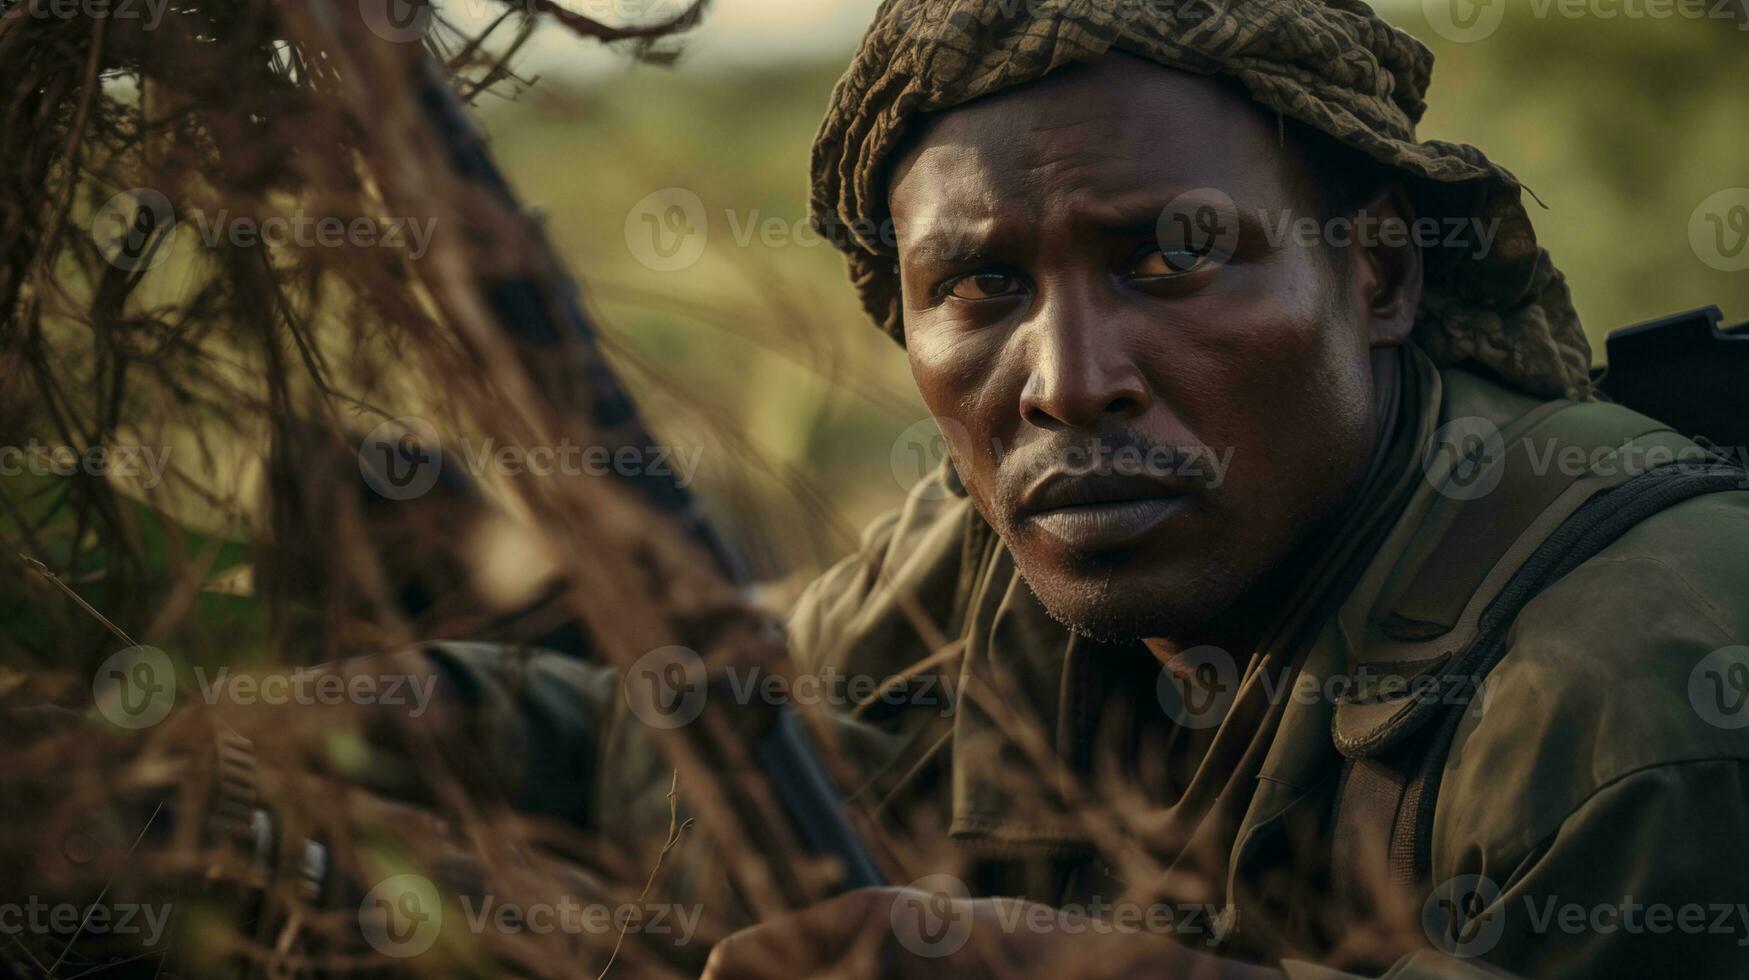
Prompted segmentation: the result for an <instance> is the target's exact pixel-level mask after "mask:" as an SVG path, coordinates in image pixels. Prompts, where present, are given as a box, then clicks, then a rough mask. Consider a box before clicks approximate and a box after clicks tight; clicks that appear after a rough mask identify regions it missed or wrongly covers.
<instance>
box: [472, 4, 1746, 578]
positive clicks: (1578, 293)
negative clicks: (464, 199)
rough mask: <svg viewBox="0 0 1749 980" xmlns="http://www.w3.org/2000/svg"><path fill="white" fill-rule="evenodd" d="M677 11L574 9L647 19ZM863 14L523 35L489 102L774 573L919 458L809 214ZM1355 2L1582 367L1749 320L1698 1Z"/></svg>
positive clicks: (530, 195) (831, 535)
mask: <svg viewBox="0 0 1749 980" xmlns="http://www.w3.org/2000/svg"><path fill="white" fill-rule="evenodd" d="M469 3H471V5H472V7H475V8H478V9H470V7H469V5H468V4H464V5H463V7H462V8H461V9H460V10H459V11H458V10H457V9H456V8H454V7H451V8H449V9H450V12H451V14H452V16H456V17H457V19H458V21H460V22H461V23H463V24H466V23H468V22H469V20H470V18H485V17H489V16H491V15H492V14H493V13H494V12H495V9H496V5H495V4H489V3H486V2H485V0H469ZM1716 4H1717V0H1709V2H1708V3H1707V4H1705V5H1704V6H1705V7H1708V8H1712V9H1711V10H1708V11H1706V12H1707V13H1710V14H1715V15H1716V14H1721V13H1722V14H1729V13H1730V12H1732V11H1733V10H1734V9H1735V6H1734V4H1735V0H1731V2H1730V3H1727V4H1725V5H1724V6H1723V7H1719V6H1717V5H1716ZM678 5H679V0H642V2H639V0H631V2H627V0H613V2H611V3H610V2H608V0H588V2H582V3H580V4H579V5H578V9H580V10H582V11H583V12H585V13H589V14H591V15H596V16H602V17H606V18H608V19H612V18H613V16H614V15H615V14H616V13H617V14H620V15H623V16H622V19H630V20H646V21H647V20H651V19H655V18H659V17H662V16H664V15H666V14H672V13H673V11H674V9H676V8H677V7H678ZM875 6H876V4H875V2H874V0H717V2H716V3H714V4H713V5H712V7H711V9H710V10H709V12H708V13H707V15H706V17H705V20H704V23H703V25H702V26H701V27H699V28H698V29H697V30H695V31H694V32H692V33H690V34H689V35H687V37H686V40H685V43H684V45H683V48H682V51H681V55H680V57H679V59H678V60H677V61H676V62H675V63H674V64H673V65H672V66H655V65H648V64H636V63H633V62H632V61H631V60H630V59H627V58H622V57H616V56H614V55H612V54H609V53H606V52H603V51H599V50H594V49H587V48H585V47H584V46H583V45H580V44H577V43H575V42H574V41H572V40H570V39H569V38H567V37H564V36H561V35H559V34H558V33H557V32H554V31H545V32H543V33H541V34H538V35H537V36H536V37H535V38H534V40H533V42H532V43H531V45H530V47H529V49H528V56H527V57H526V59H525V60H524V61H523V62H522V68H523V70H524V72H525V73H527V74H532V75H537V76H539V82H538V84H537V85H535V86H534V87H533V88H531V89H529V90H528V91H526V92H524V93H522V94H521V96H520V97H518V98H517V99H516V100H514V101H511V100H507V99H502V98H499V99H494V98H493V97H491V96H488V97H487V99H486V102H485V104H484V105H483V111H484V119H485V122H486V124H487V126H488V128H489V129H490V131H491V133H492V135H493V138H494V139H495V140H496V142H497V145H498V152H499V154H500V158H501V160H502V161H503V163H504V164H505V166H506V167H507V169H508V170H509V171H510V173H511V176H512V178H513V179H514V181H515V182H516V184H517V185H518V187H519V190H520V192H521V193H522V194H523V196H524V197H525V199H526V200H528V201H529V202H531V203H533V204H535V205H536V206H538V207H539V208H540V209H542V210H543V211H544V212H545V214H546V216H547V220H548V222H549V227H550V229H551V231H552V233H553V235H554V236H555V237H556V239H557V241H558V242H559V244H560V247H561V248H562V249H563V250H564V252H565V254H566V256H567V257H568V258H569V260H570V261H571V263H572V267H573V269H574V270H575V271H576V272H577V273H578V274H579V276H580V277H581V278H582V279H583V280H584V282H585V289H586V291H587V293H588V294H589V300H590V303H591V305H592V306H593V308H594V310H595V311H596V312H597V314H598V315H599V316H600V317H601V320H602V321H603V323H604V324H605V326H606V328H607V329H608V330H610V331H611V332H612V334H613V336H614V338H615V343H616V350H617V353H618V355H619V357H620V362H621V363H622V364H623V365H624V366H625V368H626V371H627V374H628V376H629V378H630V379H631V381H632V383H633V385H634V386H635V388H636V390H637V391H638V392H639V394H640V395H641V397H642V398H643V400H644V402H645V403H646V408H647V410H648V411H649V413H650V415H651V418H652V420H653V422H654V423H655V425H656V426H657V427H658V429H660V430H661V432H662V434H663V436H664V438H666V439H667V440H668V441H671V442H674V443H676V444H679V445H684V446H696V447H699V448H702V450H703V453H702V456H701V457H700V460H701V461H700V465H699V475H698V478H697V482H698V485H699V487H700V489H701V490H702V491H703V492H704V494H705V495H706V497H707V499H708V500H710V501H711V506H712V508H713V509H714V510H716V511H718V513H719V515H721V516H723V517H725V518H727V519H728V520H727V523H729V524H731V525H733V526H736V527H738V528H740V529H741V532H740V536H741V537H742V538H743V542H742V543H743V545H744V546H746V547H748V548H750V549H753V550H754V551H755V563H756V564H757V565H758V567H759V569H760V571H761V572H762V574H763V575H764V576H765V577H767V578H768V579H772V580H776V581H781V582H784V583H786V584H787V585H789V586H793V585H794V584H795V583H797V582H799V581H805V579H806V578H808V577H810V576H811V575H813V574H814V573H816V572H817V571H819V570H820V569H821V568H822V567H824V565H825V564H828V563H830V562H831V561H832V560H833V559H835V558H837V557H841V556H842V555H844V554H845V553H847V552H848V551H849V550H850V549H851V548H852V547H853V546H854V543H855V535H856V533H857V532H858V530H859V529H860V528H861V527H862V525H863V524H865V523H866V522H867V521H868V520H869V519H870V518H871V517H872V516H874V515H876V514H877V513H879V512H881V511H882V510H885V509H887V508H890V507H893V506H896V505H897V504H898V503H899V502H900V501H902V499H903V496H904V493H905V491H906V488H907V486H908V485H909V484H910V482H911V481H913V480H914V479H915V478H916V477H917V471H916V468H915V467H916V464H915V462H914V460H916V459H917V458H919V457H920V456H922V455H926V454H927V452H928V449H929V447H927V446H923V445H920V444H917V443H918V441H919V440H920V439H924V438H925V436H923V435H920V433H926V432H927V431H928V430H927V426H923V427H916V428H914V426H915V424H916V423H917V422H919V420H921V419H925V418H926V417H927V413H926V412H925V411H924V409H923V407H922V405H921V403H920V402H919V401H918V399H917V398H916V396H915V394H914V392H913V391H912V389H911V384H910V380H909V375H908V372H907V369H906V365H905V360H904V356H903V353H902V351H901V350H900V349H899V348H898V347H897V346H896V345H894V344H893V343H891V342H890V341H889V340H887V339H886V338H885V337H884V336H883V335H882V334H881V333H880V332H879V331H877V330H875V329H874V328H873V327H872V326H871V325H870V323H869V322H868V321H867V320H866V319H865V318H864V317H863V315H862V313H861V311H860V309H859V307H858V305H857V303H856V300H855V297H854V295H853V293H852V290H851V288H850V285H849V283H848V281H847V279H846V278H845V276H844V272H843V266H842V264H841V261H840V259H839V256H838V253H837V252H836V251H834V250H833V249H832V248H831V247H830V246H828V245H826V244H825V243H823V242H821V241H819V240H818V239H817V238H815V237H813V236H812V235H811V234H810V233H808V232H807V230H806V213H807V212H806V194H807V169H808V148H809V143H810V141H811V139H812V137H813V134H814V130H815V128H816V126H817V125H818V123H819V120H820V116H821V113H822V111H823V109H824V106H825V104H826V101H827V97H828V94H829V93H830V91H831V87H832V84H833V82H834V81H835V80H836V78H837V76H838V74H839V72H840V71H841V70H842V69H843V67H844V65H845V64H846V63H847V61H848V58H849V54H850V52H851V50H852V48H853V46H854V44H855V41H856V38H857V36H858V34H859V32H860V31H861V29H862V28H863V27H864V26H865V25H866V23H867V22H868V20H869V18H870V17H871V15H872V13H873V10H874V8H875ZM1376 6H1377V7H1378V9H1379V10H1380V12H1381V13H1382V14H1383V15H1384V16H1385V17H1387V18H1388V19H1389V20H1390V21H1391V22H1392V23H1394V24H1396V25H1397V26H1399V27H1401V28H1403V29H1405V30H1407V31H1409V32H1411V33H1412V34H1414V35H1415V36H1417V37H1419V38H1421V39H1422V40H1423V41H1424V42H1425V43H1427V44H1428V45H1429V46H1430V47H1431V48H1433V50H1434V51H1435V53H1436V55H1437V63H1436V68H1435V72H1434V84H1433V86H1432V89H1431V93H1430V97H1429V109H1428V113H1427V116H1426V118H1425V120H1424V123H1423V125H1422V127H1421V136H1422V137H1423V138H1439V139H1446V140H1453V141H1461V142H1468V143H1474V144H1476V145H1478V146H1480V147H1482V148H1483V149H1484V150H1486V151H1487V152H1488V153H1489V155H1490V156H1491V157H1493V159H1495V160H1496V161H1498V162H1500V163H1501V164H1503V165H1505V166H1506V167H1507V168H1508V169H1511V170H1512V171H1514V172H1515V173H1517V174H1518V175H1519V177H1520V178H1522V179H1523V180H1524V181H1525V183H1526V184H1527V185H1528V186H1529V187H1530V188H1531V189H1533V190H1534V191H1535V192H1536V195H1537V196H1538V197H1539V198H1540V199H1541V200H1542V202H1543V203H1544V204H1545V205H1547V210H1539V209H1536V208H1535V207H1534V205H1533V217H1534V220H1536V222H1537V225H1538V229H1539V234H1540V237H1541V240H1542V242H1543V243H1544V244H1545V245H1546V246H1547V247H1548V248H1549V250H1550V251H1551V253H1552V254H1553V255H1554V257H1555V260H1556V262H1557V264H1558V265H1559V266H1560V267H1561V268H1562V269H1564V270H1565V272H1566V274H1567V277H1568V280H1569V282H1570V283H1571V286H1572V289H1573V294H1574V296H1575V299H1576V301H1577V304H1578V308H1579V311H1580V314H1581V315H1582V317H1583V318H1584V322H1585V324H1586V328H1587V330H1588V332H1589V334H1590V336H1591V339H1592V342H1593V346H1594V348H1595V349H1596V357H1597V358H1599V359H1601V357H1602V340H1603V337H1604V336H1605V335H1606V334H1607V333H1608V331H1610V330H1611V329H1613V328H1615V327H1619V326H1624V325H1627V324H1631V323H1635V322H1639V321H1642V320H1645V319H1648V318H1651V317H1655V316H1659V315H1662V314H1665V313H1670V312H1674V311H1677V310H1682V309H1687V308H1689V307H1693V306H1699V305H1703V304H1707V303H1714V304H1717V305H1718V306H1719V307H1720V308H1721V309H1723V310H1724V312H1725V315H1726V322H1727V323H1734V322H1737V321H1740V320H1742V319H1743V318H1744V317H1746V316H1749V272H1745V271H1742V269H1743V267H1744V266H1746V265H1749V250H1743V249H1742V246H1741V243H1740V242H1735V241H1734V239H1733V237H1732V236H1735V235H1737V234H1738V229H1739V228H1741V229H1742V230H1743V231H1744V232H1749V209H1745V208H1743V204H1744V203H1745V202H1749V191H1741V192H1740V193H1737V194H1733V193H1731V191H1730V189H1731V188H1743V187H1746V186H1749V124H1746V123H1749V111H1746V110H1749V105H1746V101H1745V97H1744V91H1745V90H1744V85H1743V79H1744V68H1745V67H1746V66H1749V33H1744V32H1742V31H1740V30H1739V28H1738V24H1739V23H1740V22H1739V21H1734V20H1731V19H1727V18H1726V17H1723V16H1699V17H1697V16H1687V15H1684V13H1683V11H1684V10H1687V11H1690V12H1692V11H1695V10H1697V9H1699V8H1698V7H1697V6H1696V5H1692V4H1691V5H1688V6H1686V7H1684V6H1683V5H1681V4H1675V3H1672V4H1671V5H1669V6H1667V7H1665V8H1662V9H1663V11H1664V13H1665V14H1666V15H1667V16H1662V17H1659V16H1654V14H1655V13H1656V12H1658V11H1659V9H1660V8H1659V7H1658V4H1657V0H1653V2H1652V3H1650V4H1647V3H1640V2H1638V0H1632V2H1627V0H1589V3H1588V5H1587V6H1585V7H1584V8H1583V9H1581V10H1580V11H1579V14H1580V15H1578V16H1572V15H1571V12H1572V11H1573V10H1574V9H1575V8H1574V7H1573V6H1572V5H1571V4H1557V3H1554V2H1550V3H1542V2H1533V0H1491V2H1490V3H1488V4H1485V5H1480V6H1478V5H1474V4H1471V3H1470V0H1429V2H1427V3H1423V2H1421V0H1407V2H1402V0H1381V2H1380V3H1378V4H1377V5H1376ZM596 8H599V9H596ZM608 8H611V9H608ZM1612 11H1613V12H1614V13H1615V14H1616V15H1615V16H1613V17H1611V16H1608V14H1609V13H1610V12H1612ZM1633 12H1638V13H1639V14H1640V16H1631V15H1630V14H1631V13H1633ZM689 193H690V194H691V195H696V201H694V200H693V199H692V198H691V197H689V196H688V194H689ZM652 195H655V196H654V197H652ZM676 203H679V204H683V205H685V206H687V207H690V208H692V209H693V210H692V212H691V214H692V216H693V217H694V218H696V216H697V214H698V213H699V212H698V210H697V209H698V207H699V206H702V209H703V211H702V214H703V216H704V221H703V222H702V223H700V225H699V229H698V230H699V231H700V232H701V235H700V236H699V237H698V238H697V239H694V240H693V241H694V242H695V243H696V242H702V245H703V248H702V252H699V251H697V248H696V247H694V248H693V249H692V251H691V252H687V251H683V252H681V253H680V254H678V255H676V256H673V257H670V258H663V257H659V256H655V255H653V253H652V252H651V251H650V247H649V239H648V236H649V234H650V229H649V228H648V227H647V226H646V225H645V224H644V223H643V215H644V214H645V213H653V212H654V211H655V210H657V209H660V210H664V211H665V210H666V209H667V208H668V207H670V206H672V205H674V204H676ZM1709 214H1711V215H1714V217H1712V218H1709V217H1708V215H1709ZM1739 215H1740V217H1739ZM1731 218H1738V220H1737V221H1736V222H1732V221H1730V219H1731ZM1715 231H1716V232H1718V233H1719V234H1720V235H1721V236H1722V237H1721V238H1719V239H1718V240H1716V241H1714V240H1712V239H1710V237H1709V236H1712V235H1713V234H1714V233H1715ZM1691 232H1692V233H1693V235H1692V237H1691ZM1732 245H1736V246H1737V247H1738V249H1739V252H1738V253H1737V254H1736V255H1727V254H1725V253H1726V252H1728V251H1730V248H1731V246H1732ZM694 255H696V258H694ZM689 260H690V261H689ZM1733 260H1734V261H1733ZM676 263H683V267H680V268H674V269H665V268H661V267H662V266H667V265H673V264H676ZM1732 270H1735V271H1732ZM785 591H787V589H785Z"/></svg>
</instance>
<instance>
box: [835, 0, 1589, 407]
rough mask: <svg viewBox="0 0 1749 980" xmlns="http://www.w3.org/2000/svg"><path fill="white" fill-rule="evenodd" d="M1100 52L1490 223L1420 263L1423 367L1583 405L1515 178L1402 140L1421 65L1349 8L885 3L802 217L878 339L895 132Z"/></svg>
mask: <svg viewBox="0 0 1749 980" xmlns="http://www.w3.org/2000/svg"><path fill="white" fill-rule="evenodd" d="M1114 49H1115V50H1120V51H1125V52H1128V53H1130V54H1134V55H1137V56H1140V57H1144V58H1147V59H1149V60H1152V61H1155V62H1158V63H1159V64H1162V65H1166V66H1169V67H1172V68H1177V69H1181V70H1184V71H1190V72H1195V73H1198V74H1222V75H1230V76H1232V77H1234V78H1236V79H1237V80H1238V81H1239V82H1240V83H1242V84H1243V85H1244V86H1245V87H1246V89H1248V90H1249V91H1250V93H1251V96H1252V97H1253V98H1254V99H1256V100H1257V101H1258V102H1259V103H1261V104H1262V105H1264V106H1265V107H1267V108H1269V109H1272V110H1274V111H1276V112H1279V113H1281V114H1282V115H1284V116H1287V117H1290V118H1293V119H1296V120H1298V121H1300V122H1302V123H1305V124H1307V125H1309V126H1312V127H1313V128H1315V129H1318V130H1320V131H1321V132H1324V133H1326V134H1328V135H1330V136H1332V137H1334V138H1336V139H1338V140H1340V141H1342V142H1343V143H1346V144H1347V145H1349V146H1352V147H1354V148H1355V149H1357V150H1359V151H1361V152H1363V153H1365V154H1367V155H1369V156H1371V157H1373V158H1375V159H1377V160H1380V161H1383V162H1385V163H1387V164H1390V165H1393V166H1395V167H1398V168H1400V169H1401V170H1403V171H1404V172H1405V174H1406V176H1407V178H1408V180H1409V183H1410V186H1411V189H1412V192H1413V193H1414V194H1415V196H1416V198H1417V205H1418V207H1419V208H1420V209H1421V211H1422V213H1423V214H1425V215H1427V216H1430V217H1436V218H1444V217H1456V216H1465V217H1469V216H1473V217H1476V218H1478V219H1480V220H1481V221H1482V222H1483V224H1484V226H1486V225H1487V224H1488V223H1490V222H1492V221H1494V220H1495V219H1498V221H1499V226H1498V228H1499V230H1498V233H1497V237H1496V238H1495V240H1494V244H1493V247H1492V248H1491V249H1488V250H1486V254H1485V255H1484V256H1483V257H1481V258H1476V257H1475V256H1474V255H1473V253H1472V252H1471V251H1470V248H1469V247H1466V248H1465V249H1462V250H1447V249H1443V248H1434V249H1432V250H1430V253H1431V254H1429V255H1428V256H1427V259H1428V261H1427V289H1426V295H1425V300H1424V302H1423V307H1422V311H1421V318H1420V320H1419V321H1418V323H1417V324H1416V331H1415V336H1416V339H1417V340H1418V341H1419V342H1420V344H1421V346H1422V348H1423V349H1424V350H1426V351H1427V352H1428V354H1429V355H1430V356H1432V357H1433V359H1434V360H1435V361H1436V362H1437V363H1440V364H1452V363H1456V362H1459V361H1466V360H1468V361H1474V362H1476V363H1479V364H1481V365H1483V366H1485V367H1486V368H1488V369H1489V370H1490V371H1493V372H1494V373H1495V374H1497V375H1499V376H1500V377H1501V378H1502V379H1504V380H1505V381H1506V382H1507V383H1508V384H1511V385H1513V386H1514V387H1517V388H1519V389H1521V390H1524V391H1526V392H1529V393H1532V394H1535V395H1539V396H1544V397H1550V396H1562V395H1564V396H1567V397H1580V396H1582V395H1584V394H1585V393H1587V392H1588V390H1589V370H1590V364H1591V349H1590V345H1589V343H1588V342H1587V341H1586V339H1585V333H1584V331H1583V330H1582V329H1581V328H1580V325H1579V317H1578V314H1577V313H1575V312H1574V310H1573V305H1572V301H1571V299H1570V298H1569V296H1568V293H1567V285H1566V281H1565V279H1564V278H1563V277H1562V275H1561V273H1560V271H1559V270H1558V269H1556V268H1555V267H1554V264H1553V263H1552V262H1551V261H1550V259H1549V256H1548V253H1547V251H1546V250H1544V249H1542V248H1540V247H1538V245H1537V243H1536V234H1535V232H1534V230H1533V229H1532V227H1531V222H1530V217H1529V215H1528V214H1527V213H1526V212H1525V208H1524V205H1523V203H1522V200H1521V199H1522V192H1521V188H1520V185H1519V183H1518V180H1517V178H1515V177H1513V176H1512V174H1511V173H1509V172H1507V171H1506V170H1505V169H1504V168H1502V167H1500V166H1497V165H1495V164H1494V163H1491V162H1490V161H1489V160H1488V159H1487V157H1485V156H1483V155H1482V152H1481V151H1480V150H1478V149H1476V148H1475V147H1473V146H1466V145H1461V144H1453V143H1445V142H1440V141H1436V140H1430V141H1427V142H1419V141H1417V139H1416V136H1415V125H1416V123H1417V122H1418V121H1419V120H1420V118H1421V113H1422V110H1423V108H1424V107H1425V103H1424V101H1423V99H1424V96H1425V92H1426V89H1427V84H1428V81H1429V79H1430V76H1431V73H1432V68H1433V55H1432V53H1431V52H1430V51H1428V50H1427V48H1425V47H1424V46H1422V44H1421V43H1420V42H1418V41H1416V40H1415V39H1414V38H1412V37H1410V36H1409V35H1407V34H1405V33H1403V32H1402V31H1399V30H1397V29H1396V28H1393V27H1391V26H1390V25H1388V24H1386V23H1385V22H1384V21H1383V20H1381V19H1379V18H1378V16H1377V15H1375V14H1374V13H1373V12H1372V10H1371V8H1369V7H1367V6H1366V5H1365V4H1364V3H1361V2H1359V0H1220V2H1216V0H886V2H885V3H883V4H881V7H880V9H879V11H878V12H877V13H876V14H875V19H874V23H873V25H872V26H871V27H870V28H869V31H868V33H867V35H866V36H865V37H864V39H863V42H862V45H861V47H860V48H859V49H858V51H857V53H856V57H855V59H854V60H853V61H852V63H851V65H850V68H849V70H848V71H847V72H846V73H845V75H844V77H843V79H841V80H840V81H839V83H838V86H837V88H836V89H835V90H834V92H833V94H832V104H831V107H830V109H829V110H828V113H827V116H826V119H825V122H824V123H823V124H822V125H821V128H820V132H819V135H818V136H817V137H816V139H815V143H814V151H813V191H812V204H811V209H812V214H811V217H812V221H813V223H814V226H815V228H816V229H817V230H819V231H820V233H821V234H822V235H823V236H825V237H826V238H827V239H828V240H829V241H832V242H833V243H834V244H836V245H837V246H838V247H839V248H840V249H842V250H843V251H844V252H845V254H846V258H847V262H848V264H849V268H850V276H851V279H852V281H853V282H854V283H855V285H856V287H857V290H858V292H859V293H860V294H861V297H862V302H863V307H864V309H866V310H867V311H868V313H869V315H870V316H872V317H873V318H874V320H875V322H876V323H878V324H880V325H881V326H882V327H883V328H884V329H885V330H886V331H887V332H888V333H889V334H890V335H892V336H893V337H894V339H896V340H899V341H900V342H901V343H903V337H904V331H903V325H902V321H901V310H900V303H899V287H898V279H897V275H896V271H897V265H896V262H895V255H896V251H895V249H894V247H893V236H892V235H891V234H883V233H882V228H883V223H884V222H885V221H886V219H887V214H886V186H885V182H886V165H887V163H888V162H889V157H890V156H891V154H892V152H893V150H894V148H895V146H897V144H898V142H899V140H900V138H901V137H902V135H903V133H904V130H905V128H906V126H907V124H908V123H910V122H911V121H912V120H913V119H915V118H916V117H917V116H918V115H920V114H922V113H928V112H934V111H937V110H942V109H947V108H950V107H952V106H956V105H960V104H962V103H965V102H969V101H971V100H973V99H976V98H979V97H981V96H985V95H989V94H991V93H994V92H998V91H1001V90H1003V89H1006V88H1011V87H1013V86H1016V85H1021V84H1024V83H1026V82H1030V81H1033V80H1035V79H1038V78H1040V77H1041V76H1043V75H1045V74H1047V73H1048V72H1051V71H1053V70H1055V69H1058V68H1061V67H1063V66H1064V65H1069V64H1074V63H1078V62H1087V61H1091V60H1094V59H1096V58H1098V57H1100V56H1101V55H1103V54H1105V53H1106V52H1108V51H1111V50H1114Z"/></svg>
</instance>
